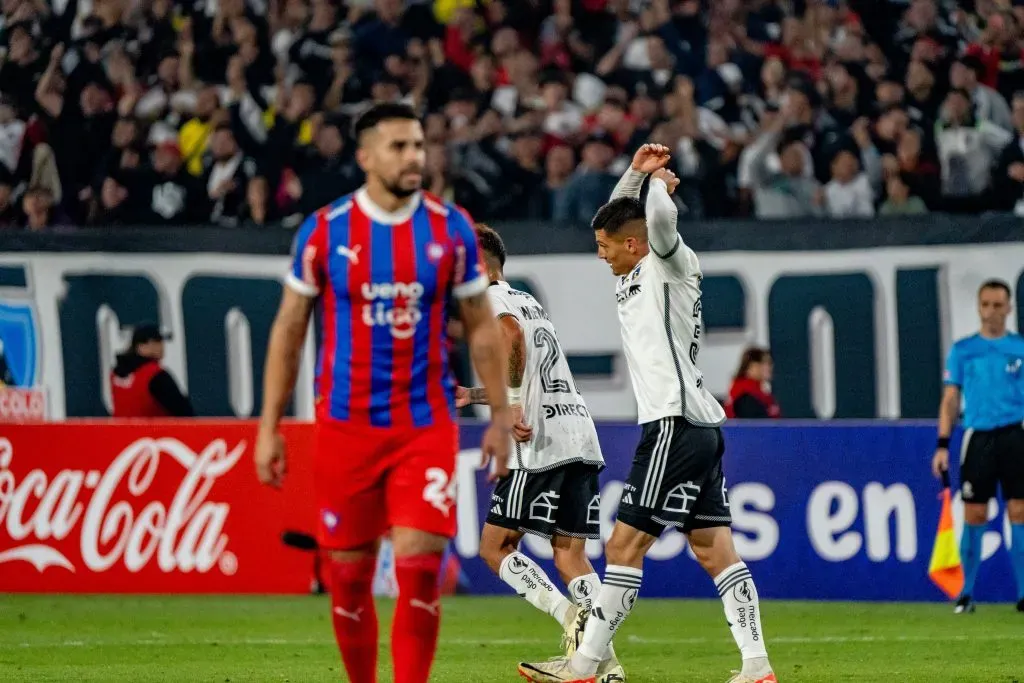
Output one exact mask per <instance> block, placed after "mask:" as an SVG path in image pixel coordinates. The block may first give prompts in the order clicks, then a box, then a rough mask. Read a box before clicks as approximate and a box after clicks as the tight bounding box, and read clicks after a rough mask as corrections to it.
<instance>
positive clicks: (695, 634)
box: [0, 594, 1024, 683]
mask: <svg viewBox="0 0 1024 683" xmlns="http://www.w3.org/2000/svg"><path fill="white" fill-rule="evenodd" d="M444 609H445V612H444V615H445V621H444V628H443V631H442V633H441V648H440V652H439V655H438V661H437V663H436V665H435V667H434V677H433V679H432V680H433V681H436V682H437V683H491V682H492V681H509V682H511V681H516V680H520V679H519V678H518V677H517V675H516V670H515V664H516V662H517V661H519V660H520V659H546V658H547V657H549V656H552V655H555V654H558V638H559V632H558V630H557V628H556V625H555V624H554V622H553V621H552V620H551V619H549V618H548V617H546V616H544V615H541V614H539V613H538V612H536V611H534V610H533V609H532V608H531V607H530V606H529V605H527V604H526V603H525V602H522V601H520V600H517V599H514V598H463V597H459V598H451V599H448V600H447V601H446V602H445V607H444ZM390 611H391V605H390V604H387V603H382V604H381V616H382V620H381V621H382V623H381V626H382V633H383V634H387V630H386V629H387V627H388V623H389V619H390ZM763 611H764V630H765V633H766V634H767V636H768V649H769V652H770V654H771V655H772V660H773V662H774V664H775V667H776V672H777V673H778V674H779V680H780V681H781V682H782V683H790V682H792V683H797V682H801V683H803V682H810V681H822V682H824V681H829V682H831V681H851V682H852V681H856V682H858V683H861V682H868V683H875V682H878V683H883V682H884V683H888V682H890V681H899V682H900V683H909V682H913V681H920V682H922V683H925V682H927V683H934V682H936V681H957V682H965V681H977V682H978V683H982V682H984V683H998V682H1004V683H1010V682H1012V681H1017V682H1018V683H1024V655H1022V653H1024V614H1017V613H1016V612H1014V611H1013V608H1012V607H1011V606H1008V605H981V606H980V607H979V610H978V613H977V614H975V615H971V616H964V617H954V616H953V614H952V612H951V610H950V608H949V607H947V606H946V605H911V604H902V605H895V604H863V603H861V604H854V603H795V602H771V601H768V602H765V603H764V604H763ZM616 644H617V649H618V653H619V658H620V659H621V660H622V663H623V665H624V666H625V668H626V673H627V675H628V677H629V681H631V682H632V683H677V682H678V683H703V682H705V681H708V682H714V683H722V682H724V681H725V680H726V679H727V678H728V674H729V670H730V669H732V668H736V667H737V665H738V664H739V661H738V655H737V654H736V651H735V646H734V644H733V642H732V639H731V637H730V636H729V633H728V629H727V628H726V625H725V618H724V615H723V614H722V611H721V605H720V604H719V603H718V602H717V601H715V602H711V601H668V600H657V601H656V600H643V599H641V600H640V601H639V602H638V603H637V608H636V610H635V611H634V612H633V616H632V617H631V618H630V619H629V621H627V622H626V624H625V626H624V627H623V629H622V631H621V632H620V637H619V639H618V640H617V641H616ZM382 655H383V656H382V661H384V662H387V661H388V660H387V655H386V649H383V648H382ZM342 678H343V675H342V673H341V667H340V660H339V657H338V654H337V652H336V651H335V648H334V642H333V635H332V633H331V627H330V622H329V620H328V603H327V600H326V599H325V598H322V597H321V598H317V597H198V598H197V597H124V598H121V597H116V598H115V597H69V596H59V597H49V596H11V595H2V594H0V681H18V682H19V683H20V682H26V683H27V682H34V681H75V682H76V683H81V682H85V681H96V682H100V681H102V682H103V683H119V682H121V681H124V682H128V681H130V682H131V683H145V682H147V681H174V682H175V683H181V682H186V681H187V682H192V681H196V682H205V681H209V682H211V683H237V682H240V681H258V682H260V683H263V682H270V681H291V682H293V683H313V682H315V681H337V680H341V679H342ZM383 681H390V678H389V677H388V676H387V675H386V676H385V677H384V679H383ZM382 683H383V682H382Z"/></svg>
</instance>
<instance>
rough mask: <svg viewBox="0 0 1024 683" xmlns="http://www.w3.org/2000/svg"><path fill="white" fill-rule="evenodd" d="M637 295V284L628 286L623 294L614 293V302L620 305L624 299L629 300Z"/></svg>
mask: <svg viewBox="0 0 1024 683" xmlns="http://www.w3.org/2000/svg"><path fill="white" fill-rule="evenodd" d="M639 293H640V285H639V284H634V285H630V286H629V289H627V290H625V291H623V292H616V293H615V300H616V301H618V302H619V303H620V304H621V303H622V302H623V301H625V300H626V299H630V298H632V297H634V296H636V295H637V294H639Z"/></svg>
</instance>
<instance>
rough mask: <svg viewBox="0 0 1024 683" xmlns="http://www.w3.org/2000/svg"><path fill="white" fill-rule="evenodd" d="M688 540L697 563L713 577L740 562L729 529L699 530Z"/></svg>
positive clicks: (690, 535) (691, 534) (693, 532)
mask: <svg viewBox="0 0 1024 683" xmlns="http://www.w3.org/2000/svg"><path fill="white" fill-rule="evenodd" d="M688 540H689V542H690V548H691V549H692V550H693V555H694V557H696V558H697V562H698V563H699V564H700V566H701V567H703V568H704V571H706V572H707V573H708V574H710V575H711V576H712V577H714V576H718V575H719V574H721V573H722V572H723V571H725V570H726V569H727V568H728V567H731V566H732V565H734V564H736V563H737V562H739V561H740V556H739V554H737V552H736V546H735V545H734V544H733V541H732V532H731V531H730V530H729V528H728V527H714V528H711V529H697V530H694V531H692V532H691V533H690V534H689V537H688Z"/></svg>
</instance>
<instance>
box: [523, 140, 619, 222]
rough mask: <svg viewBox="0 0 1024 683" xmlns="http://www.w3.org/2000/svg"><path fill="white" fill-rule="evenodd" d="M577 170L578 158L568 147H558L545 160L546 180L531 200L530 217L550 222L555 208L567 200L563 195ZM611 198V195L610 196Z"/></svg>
mask: <svg viewBox="0 0 1024 683" xmlns="http://www.w3.org/2000/svg"><path fill="white" fill-rule="evenodd" d="M574 168H576V156H575V154H574V153H573V151H572V148H571V147H569V146H568V145H556V146H555V147H552V148H551V151H549V152H548V155H547V157H546V158H545V160H544V179H543V181H542V182H541V184H540V185H539V186H538V187H537V188H536V189H535V190H534V193H533V197H531V198H530V217H531V218H536V219H541V220H548V219H550V218H551V217H552V216H553V215H554V213H555V206H558V205H560V204H561V203H562V202H564V201H565V200H564V199H563V198H562V194H563V193H564V192H565V188H566V185H568V183H569V179H570V178H571V177H572V172H573V169H574ZM609 196H610V195H609Z"/></svg>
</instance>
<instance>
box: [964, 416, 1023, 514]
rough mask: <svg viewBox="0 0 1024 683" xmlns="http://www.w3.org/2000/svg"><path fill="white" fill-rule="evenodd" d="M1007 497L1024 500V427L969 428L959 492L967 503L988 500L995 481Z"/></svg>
mask: <svg viewBox="0 0 1024 683" xmlns="http://www.w3.org/2000/svg"><path fill="white" fill-rule="evenodd" d="M997 483H998V484H1000V485H1001V486H1002V489H1003V497H1004V498H1006V499H1008V500H1020V499H1024V427H1022V426H1021V425H1019V424H1013V425H1009V426H1007V427H1000V428H998V429H990V430H986V431H977V430H969V431H968V432H967V433H966V434H964V443H963V445H962V446H961V450H960V495H961V496H962V497H963V499H964V502H967V503H987V502H988V501H989V500H991V499H992V498H994V497H995V495H996V484H997Z"/></svg>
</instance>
